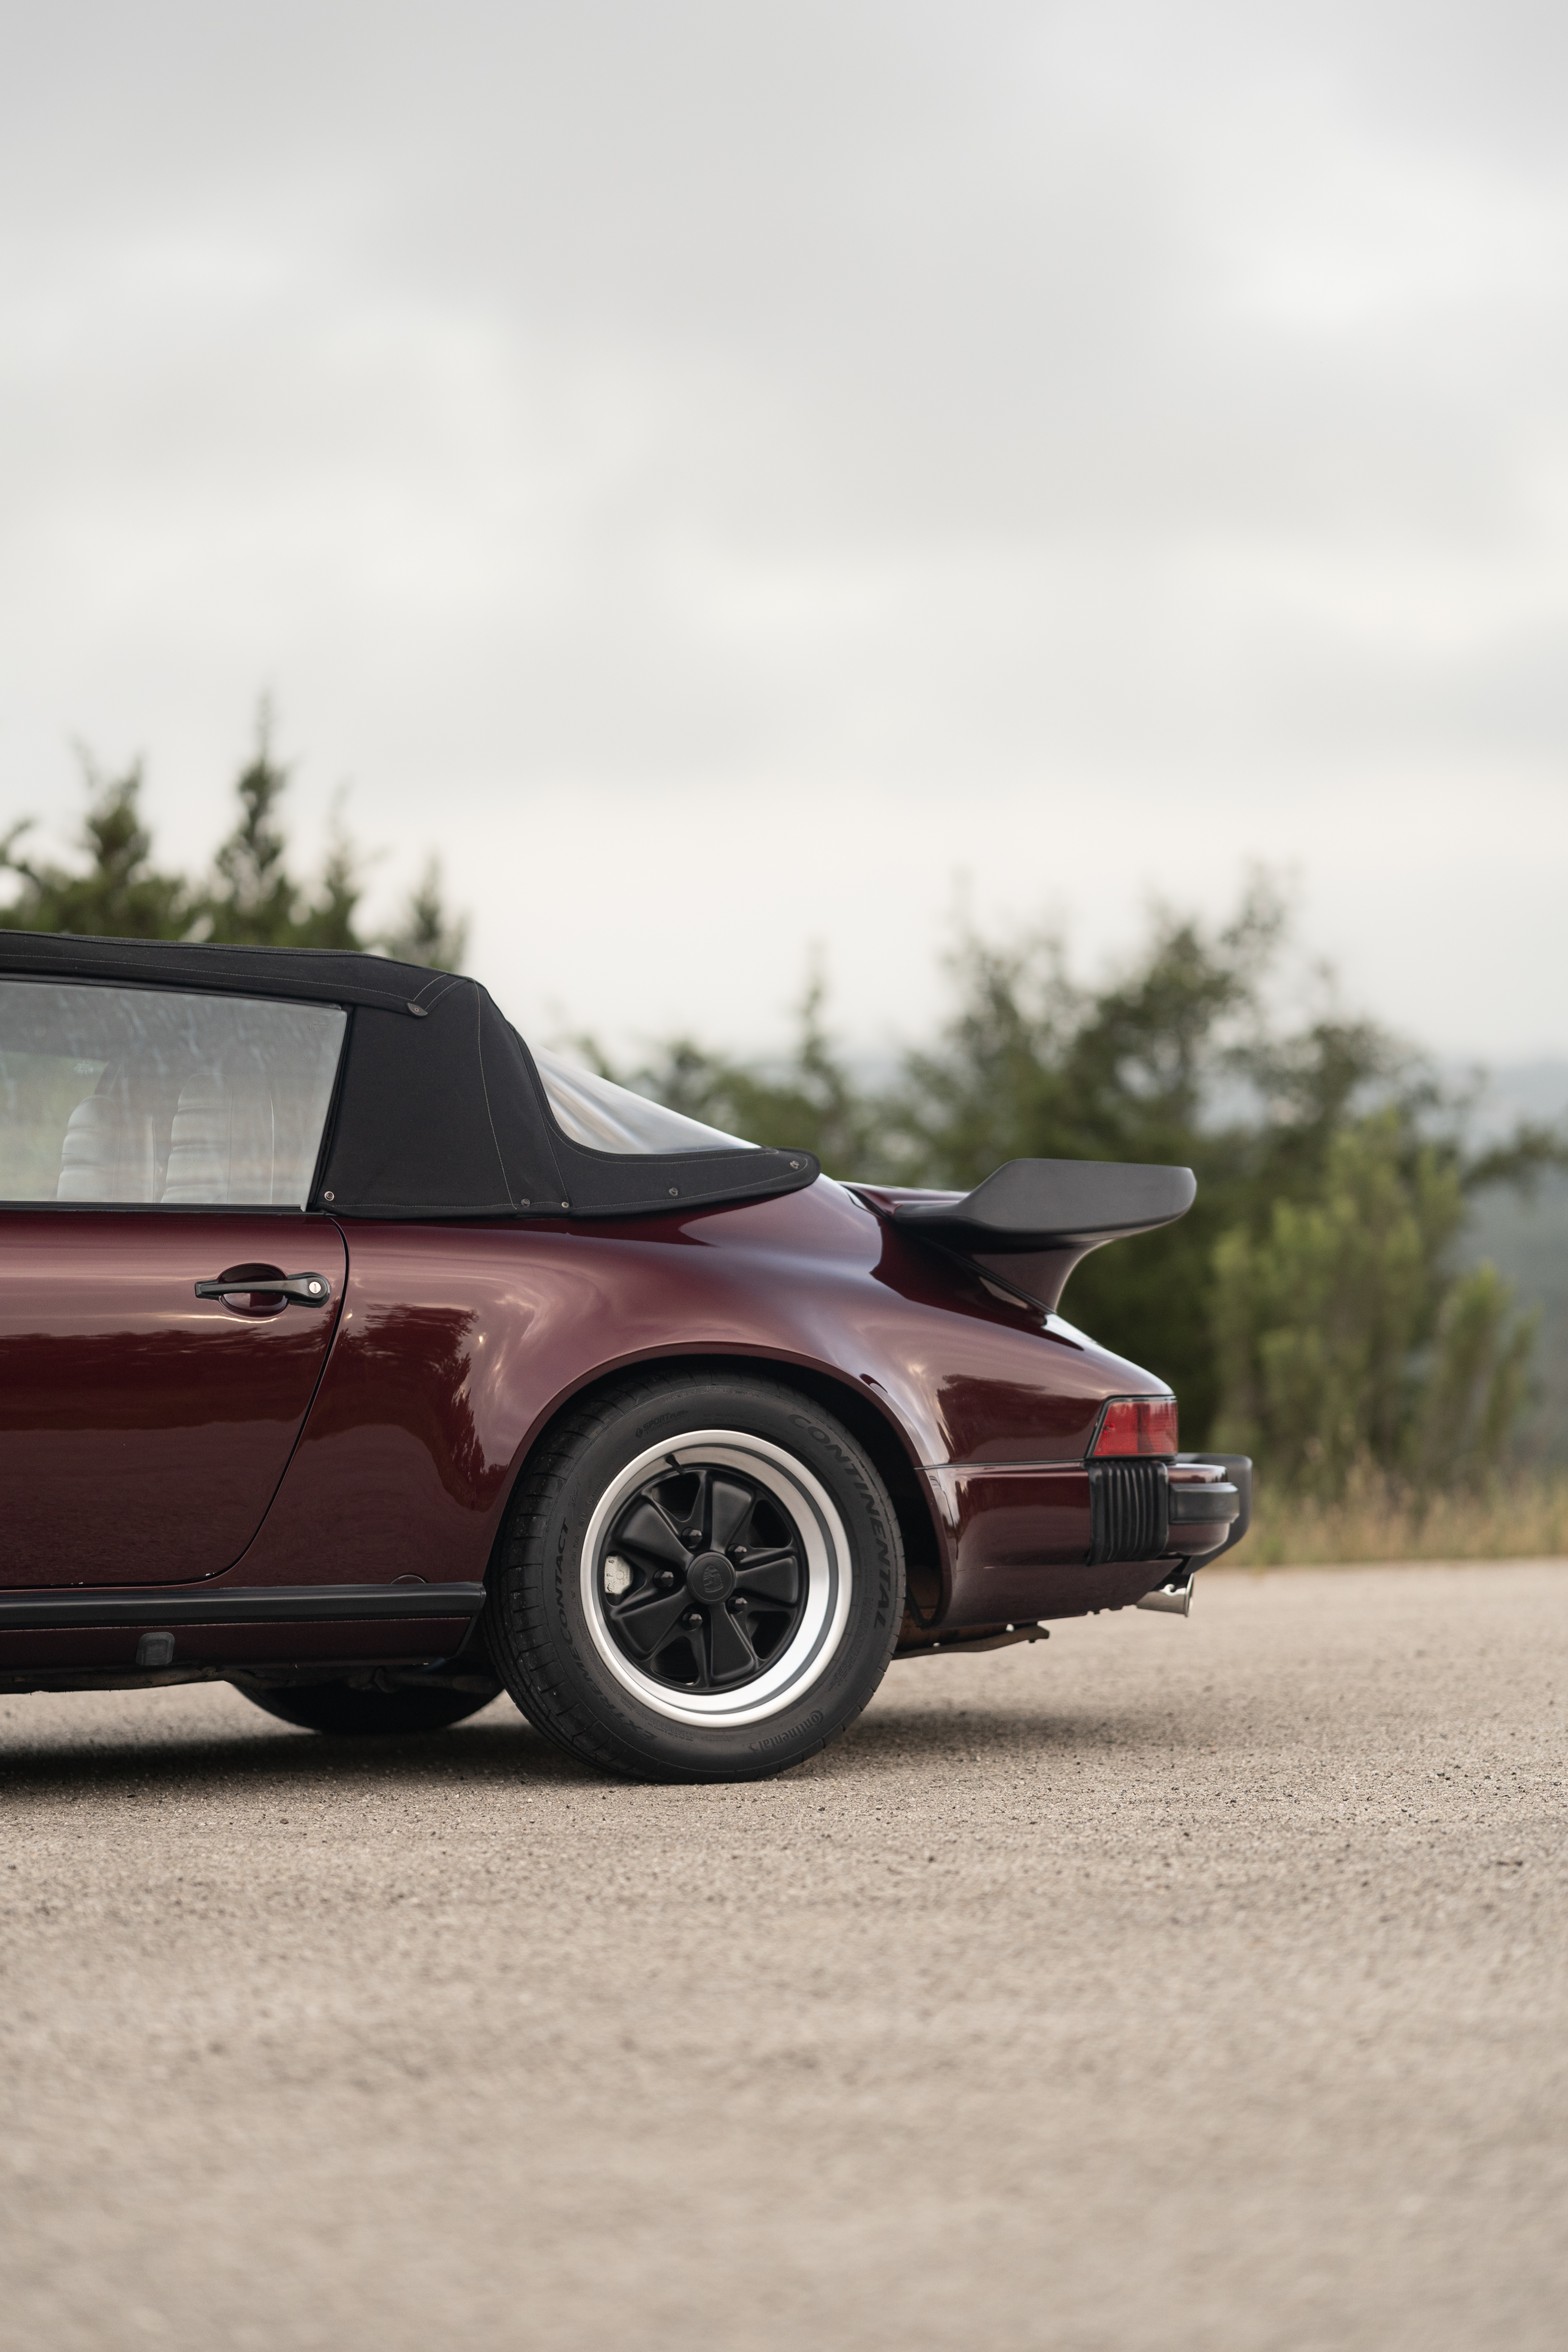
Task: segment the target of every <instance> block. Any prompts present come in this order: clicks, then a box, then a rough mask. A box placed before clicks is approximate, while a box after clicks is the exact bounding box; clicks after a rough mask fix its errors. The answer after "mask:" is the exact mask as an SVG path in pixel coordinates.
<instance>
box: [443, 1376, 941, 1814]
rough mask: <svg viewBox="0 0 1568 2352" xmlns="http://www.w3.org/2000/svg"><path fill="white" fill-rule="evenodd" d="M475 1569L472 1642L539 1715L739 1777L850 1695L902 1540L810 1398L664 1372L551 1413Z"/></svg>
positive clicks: (814, 1729) (886, 1602)
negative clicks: (494, 1559) (563, 1413)
mask: <svg viewBox="0 0 1568 2352" xmlns="http://www.w3.org/2000/svg"><path fill="white" fill-rule="evenodd" d="M490 1582H491V1590H490V1599H489V1605H488V1608H487V1610H486V1619H485V1629H486V1640H487V1642H488V1643H489V1648H490V1655H491V1658H492V1660H493V1662H494V1664H495V1667H496V1671H497V1674H499V1675H500V1676H501V1677H502V1679H503V1681H504V1682H505V1683H506V1685H507V1689H508V1690H509V1691H510V1692H511V1694H512V1696H513V1697H514V1698H515V1699H516V1700H517V1705H518V1706H519V1707H520V1708H521V1709H522V1711H523V1713H524V1715H526V1716H527V1717H528V1721H529V1722H530V1723H531V1724H533V1725H534V1726H535V1727H536V1728H537V1729H538V1730H540V1731H543V1732H545V1733H546V1734H548V1736H549V1738H552V1739H554V1740H556V1741H557V1742H558V1743H559V1745H560V1746H561V1747H562V1748H567V1749H569V1750H570V1753H571V1754H572V1755H574V1756H578V1757H581V1758H584V1759H588V1760H589V1761H591V1762H592V1763H595V1764H600V1765H602V1766H604V1767H606V1768H607V1769H610V1770H611V1771H615V1772H624V1773H627V1774H629V1775H632V1776H633V1777H635V1778H637V1779H641V1780H759V1779H761V1778H763V1777H764V1776H765V1775H767V1774H769V1773H773V1772H780V1771H782V1770H783V1769H785V1768H786V1767H787V1766H788V1765H790V1764H798V1763H800V1761H801V1759H803V1758H804V1757H807V1756H813V1755H815V1754H816V1752H817V1750H818V1749H819V1748H821V1747H824V1746H825V1745H826V1743H827V1742H828V1741H829V1740H830V1739H831V1738H833V1736H834V1734H835V1733H836V1732H839V1731H841V1730H842V1729H843V1727H844V1726H845V1725H846V1724H847V1723H850V1722H852V1720H853V1718H854V1717H856V1716H857V1715H858V1714H859V1713H860V1711H861V1709H862V1706H864V1705H865V1703H866V1701H867V1699H869V1698H870V1696H871V1695H872V1693H873V1691H874V1690H875V1688H876V1686H877V1685H878V1683H880V1682H881V1680H882V1677H883V1671H884V1670H885V1668H886V1665H887V1662H888V1658H889V1655H890V1654H891V1652H892V1649H893V1643H894V1636H895V1635H896V1633H897V1631H898V1623H899V1619H900V1617H901V1615H902V1613H903V1609H904V1555H903V1549H902V1546H901V1544H900V1541H899V1534H898V1524H897V1521H896V1519H895V1518H894V1514H893V1507H892V1505H891V1504H890V1503H889V1501H888V1498H887V1493H886V1490H885V1488H884V1487H883V1483H882V1480H881V1479H880V1478H879V1477H878V1475H877V1474H876V1471H875V1469H874V1468H873V1465H872V1464H871V1463H870V1461H869V1460H868V1459H867V1457H866V1455H865V1454H863V1453H862V1450H861V1448H860V1446H859V1445H858V1444H856V1443H855V1441H854V1439H853V1438H852V1436H851V1435H850V1434H849V1433H848V1431H847V1430H845V1429H844V1428H842V1427H841V1424H840V1423H838V1422H837V1421H835V1420H834V1419H833V1418H832V1416H831V1414H829V1413H826V1412H823V1411H822V1409H821V1406H820V1405H817V1404H814V1403H813V1402H811V1401H810V1398H809V1397H805V1396H801V1395H800V1394H799V1393H798V1392H797V1391H794V1390H792V1389H787V1388H782V1387H775V1386H773V1385H772V1383H771V1382H769V1381H761V1380H757V1379H755V1378H750V1377H747V1376H745V1375H738V1374H737V1376H736V1377H735V1378H733V1379H726V1378H724V1377H722V1376H720V1375H706V1374H694V1373H679V1374H673V1375H666V1376H664V1377H660V1378H649V1379H646V1380H643V1381H640V1382H639V1383H638V1384H637V1385H636V1386H635V1387H627V1388H622V1389H620V1390H618V1391H612V1392H611V1393H610V1394H608V1395H607V1396H601V1398H600V1399H598V1400H597V1401H596V1402H594V1403H592V1404H591V1405H589V1406H587V1407H585V1408H584V1409H583V1410H582V1411H580V1412H576V1413H573V1414H571V1415H570V1416H569V1417H568V1418H567V1419H566V1420H565V1421H564V1422H563V1423H561V1424H560V1425H559V1428H558V1429H557V1430H556V1432H555V1433H554V1434H553V1436H552V1438H551V1439H550V1441H549V1444H548V1445H547V1447H546V1449H545V1451H544V1452H543V1454H542V1455H541V1456H540V1458H539V1459H538V1461H536V1462H535V1463H533V1464H531V1465H529V1467H528V1471H527V1472H526V1474H525V1475H524V1477H523V1480H522V1481H521V1483H520V1485H519V1487H518V1490H517V1496H516V1498H515V1500H514V1502H513V1506H512V1513H511V1519H510V1523H509V1527H508V1531H507V1538H506V1540H505V1542H504V1544H503V1546H502V1551H501V1558H500V1560H499V1562H498V1564H497V1568H496V1569H495V1570H492V1574H491V1580H490Z"/></svg>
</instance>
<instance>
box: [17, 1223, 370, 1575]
mask: <svg viewBox="0 0 1568 2352" xmlns="http://www.w3.org/2000/svg"><path fill="white" fill-rule="evenodd" d="M238 1265H271V1266H274V1267H275V1268H276V1269H277V1271H278V1272H280V1273H287V1274H298V1273H300V1272H303V1271H306V1270H308V1271H311V1272H315V1273H320V1274H324V1275H325V1276H327V1277H328V1279H329V1281H330V1283H331V1285H332V1291H333V1297H334V1301H336V1300H337V1299H338V1298H340V1297H341V1293H342V1286H343V1275H344V1270H345V1267H346V1265H347V1257H346V1253H345V1251H344V1248H343V1243H342V1237H341V1235H340V1233H339V1231H338V1228H337V1227H336V1226H335V1225H334V1224H333V1223H332V1222H331V1220H330V1219H329V1218H327V1217H306V1216H300V1215H298V1213H294V1214H291V1215H287V1216H285V1215H269V1214H267V1213H266V1212H255V1213H248V1214H230V1213H221V1212H214V1211H211V1210H193V1211H191V1212H189V1213H182V1212H178V1211H174V1212H171V1211H169V1210H153V1211H146V1212H141V1213H138V1212H136V1211H134V1210H85V1211H84V1210H70V1209H59V1210H48V1209H22V1210H11V1211H7V1212H5V1213H0V1559H3V1563H4V1565H3V1568H0V1580H3V1581H4V1582H5V1584H8V1585H23V1586H36V1585H58V1584H153V1583H165V1582H181V1581H185V1580H191V1579H193V1578H197V1577H208V1576H214V1575H217V1574H219V1573H221V1572H222V1571H223V1570H225V1569H227V1568H230V1567H232V1566H233V1565H234V1563H235V1561H236V1560H237V1559H238V1558H239V1556H240V1554H241V1553H242V1552H243V1551H244V1550H245V1549H246V1545H247V1544H248V1543H249V1542H250V1539H251V1538H252V1537H253V1536H254V1535H255V1533H256V1528H258V1527H259V1526H260V1524H261V1521H262V1518H263V1517H264V1516H265V1514H266V1511H267V1505H268V1504H269V1503H270V1502H271V1500H272V1497H273V1495H274V1492H275V1491H276V1489H277V1483H278V1480H279V1479H280V1478H281V1477H282V1475H283V1473H284V1470H285V1469H286V1467H287V1462H288V1456H289V1454H290V1452H291V1451H292V1448H293V1445H294V1441H295V1439H296V1437H297V1436H298V1433H299V1429H300V1426H301V1424H302V1423H303V1422H304V1419H305V1415H306V1412H307V1411H308V1407H309V1403H310V1400H311V1396H312V1394H313V1393H314V1391H315V1387H316V1382H317V1379H318V1376H319V1373H320V1370H321V1366H322V1364H323V1362H324V1361H325V1360H326V1355H327V1349H328V1343H329V1339H330V1338H331V1333H332V1325H333V1320H334V1315H335V1306H333V1307H325V1308H319V1307H299V1306H288V1307H284V1308H283V1309H282V1310H281V1311H277V1312H267V1313H254V1312H251V1311H248V1309H247V1308H246V1306H244V1305H243V1304H241V1305H236V1306H228V1305H225V1303H224V1302H222V1301H221V1300H218V1299H199V1298H197V1297H196V1296H195V1285H196V1284H197V1283H198V1282H199V1281H204V1280H206V1279H208V1278H209V1277H212V1276H217V1275H219V1274H221V1273H223V1272H225V1270H226V1269H227V1268H229V1267H231V1266H238Z"/></svg>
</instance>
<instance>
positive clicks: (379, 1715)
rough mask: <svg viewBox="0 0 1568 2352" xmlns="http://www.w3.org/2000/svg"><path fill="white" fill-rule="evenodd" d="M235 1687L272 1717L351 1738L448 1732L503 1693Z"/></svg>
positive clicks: (317, 1685)
mask: <svg viewBox="0 0 1568 2352" xmlns="http://www.w3.org/2000/svg"><path fill="white" fill-rule="evenodd" d="M234 1687H235V1690H237V1691H238V1692H239V1693H240V1694H241V1695H242V1696H244V1697H246V1698H248V1699H249V1701H250V1702H251V1705H252V1706H259V1707H260V1708H261V1709H262V1710H263V1712H264V1713H266V1714H267V1715H276V1716H277V1717H279V1718H280V1720H281V1721H282V1722H284V1723H293V1724H297V1725H298V1727H299V1728H300V1730H302V1731H329V1732H338V1733H340V1734H341V1735H342V1736H344V1737H346V1738H367V1737H370V1738H373V1737H375V1736H376V1735H377V1734H381V1735H382V1736H385V1735H387V1734H392V1733H398V1732H411V1731H444V1730H445V1729H446V1728H447V1727H448V1725H450V1724H454V1723H461V1722H462V1721H463V1718H464V1717H465V1716H469V1715H477V1714H478V1712H479V1709H480V1708H481V1707H482V1706H489V1704H490V1702H491V1700H492V1699H494V1698H498V1697H499V1696H500V1685H498V1684H497V1686H496V1688H495V1689H494V1690H487V1691H483V1692H479V1691H471V1690H441V1689H430V1690H420V1689H417V1688H414V1689H409V1690H402V1689H399V1690H360V1689H357V1688H356V1687H355V1685H353V1684H352V1683H286V1684H283V1685H271V1686H269V1685H265V1684H261V1683H252V1682H237V1681H236V1682H235V1685H234Z"/></svg>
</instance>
